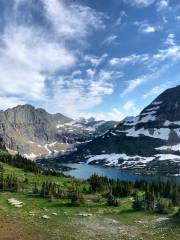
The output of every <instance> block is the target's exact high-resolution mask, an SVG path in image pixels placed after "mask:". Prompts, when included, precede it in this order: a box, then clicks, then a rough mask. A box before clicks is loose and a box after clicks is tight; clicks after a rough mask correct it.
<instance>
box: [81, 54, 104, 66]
mask: <svg viewBox="0 0 180 240" xmlns="http://www.w3.org/2000/svg"><path fill="white" fill-rule="evenodd" d="M107 57H108V55H107V54H103V55H102V56H100V57H97V56H93V55H85V57H84V60H85V61H86V62H89V63H91V64H92V66H93V67H98V66H99V65H100V64H101V63H102V62H103V61H104V60H105V59H106V58H107Z"/></svg>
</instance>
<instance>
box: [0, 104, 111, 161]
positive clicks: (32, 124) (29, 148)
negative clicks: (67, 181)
mask: <svg viewBox="0 0 180 240" xmlns="http://www.w3.org/2000/svg"><path fill="white" fill-rule="evenodd" d="M114 124H115V123H114V122H105V121H96V120H95V119H89V120H85V119H80V120H79V121H74V120H72V119H70V118H68V117H66V116H64V115H62V114H60V113H57V114H49V113H48V112H46V111H45V110H44V109H41V108H37V109H35V108H34V107H33V106H31V105H21V106H17V107H15V108H12V109H7V110H6V111H0V136H1V137H2V139H3V141H4V143H5V145H6V148H7V149H8V150H9V151H10V152H12V153H13V152H16V151H18V152H20V153H21V154H23V155H25V156H26V157H29V158H31V159H34V158H37V157H42V156H47V155H53V154H58V153H63V152H66V151H69V150H71V149H73V148H74V147H75V146H76V145H77V144H78V143H81V142H84V141H87V140H90V139H92V138H93V137H94V136H97V135H98V134H102V133H104V132H105V131H106V130H107V129H109V128H111V127H112V126H113V125H114Z"/></svg>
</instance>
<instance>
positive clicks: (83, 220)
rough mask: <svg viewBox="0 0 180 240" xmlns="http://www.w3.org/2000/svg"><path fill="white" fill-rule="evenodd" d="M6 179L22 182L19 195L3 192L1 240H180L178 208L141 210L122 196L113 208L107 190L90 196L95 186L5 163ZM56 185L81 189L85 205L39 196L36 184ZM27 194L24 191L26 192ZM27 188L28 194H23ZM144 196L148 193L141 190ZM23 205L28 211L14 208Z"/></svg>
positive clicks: (12, 191) (0, 225)
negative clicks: (90, 188) (16, 179)
mask: <svg viewBox="0 0 180 240" xmlns="http://www.w3.org/2000/svg"><path fill="white" fill-rule="evenodd" d="M2 167H3V175H4V176H8V175H9V174H13V176H14V177H17V178H18V181H19V190H18V192H15V191H14V190H11V191H8V190H5V191H2V190H1V191H0V211H1V216H0V227H1V232H0V239H2V240H4V239H23V240H24V239H29V240H30V239H35V240H36V239H37V240H46V239H52V240H61V239H65V240H78V239H84V240H89V239H91V240H95V239H97V238H98V239H102V240H103V239H104V240H109V239H111V238H113V239H117V240H118V239H122V240H130V239H142V240H154V239H157V240H160V239H165V240H170V239H171V240H177V239H179V237H180V228H179V227H180V225H179V216H178V215H177V211H178V208H177V207H176V208H174V209H173V210H172V211H170V212H168V213H163V214H162V213H161V214H160V213H158V212H154V211H152V210H147V211H144V210H135V209H134V208H133V207H132V203H133V197H132V196H126V197H125V196H124V197H120V196H119V197H118V201H119V206H110V205H107V202H106V197H105V195H104V193H103V192H104V190H103V189H102V190H98V191H97V192H94V193H93V192H89V190H88V189H89V182H88V181H84V180H75V179H74V178H70V177H64V176H50V175H49V176H43V175H42V174H38V175H37V174H34V173H33V172H28V171H24V170H22V169H20V168H15V167H12V166H10V165H8V164H5V163H2V164H1V169H2ZM44 181H49V183H50V182H52V183H53V182H54V183H56V184H57V185H58V186H60V188H61V191H63V192H66V191H68V189H71V187H72V186H73V184H78V186H79V187H80V192H81V194H83V198H84V201H83V203H81V204H80V205H78V206H73V205H72V203H71V201H70V199H68V198H66V197H57V196H54V197H52V195H49V196H48V195H47V196H46V197H43V196H40V195H38V194H33V193H32V189H33V188H34V184H35V183H37V185H36V187H37V188H40V186H41V184H42V183H43V182H44ZM20 189H21V191H20ZM22 189H24V190H23V192H22ZM139 194H142V193H141V191H140V192H139ZM8 199H16V201H20V202H22V207H15V206H13V205H10V204H9V203H8Z"/></svg>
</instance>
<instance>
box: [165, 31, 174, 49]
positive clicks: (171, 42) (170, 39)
mask: <svg viewBox="0 0 180 240" xmlns="http://www.w3.org/2000/svg"><path fill="white" fill-rule="evenodd" d="M174 39H175V35H174V34H173V33H170V34H169V35H168V37H167V39H166V41H165V45H168V46H175V45H176V44H175V41H174Z"/></svg>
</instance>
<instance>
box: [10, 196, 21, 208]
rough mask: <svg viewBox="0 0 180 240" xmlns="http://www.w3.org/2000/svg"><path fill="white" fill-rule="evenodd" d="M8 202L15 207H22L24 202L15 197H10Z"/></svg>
mask: <svg viewBox="0 0 180 240" xmlns="http://www.w3.org/2000/svg"><path fill="white" fill-rule="evenodd" d="M8 203H9V204H10V205H12V206H14V207H17V208H21V207H22V206H23V205H24V203H23V202H20V201H18V200H16V199H15V198H9V199H8Z"/></svg>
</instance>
